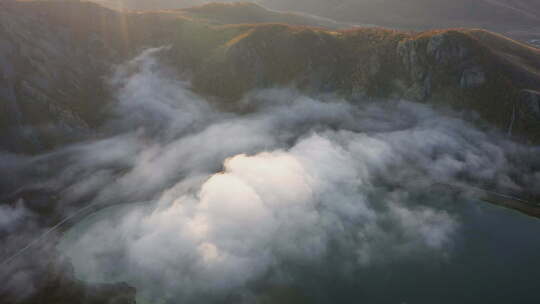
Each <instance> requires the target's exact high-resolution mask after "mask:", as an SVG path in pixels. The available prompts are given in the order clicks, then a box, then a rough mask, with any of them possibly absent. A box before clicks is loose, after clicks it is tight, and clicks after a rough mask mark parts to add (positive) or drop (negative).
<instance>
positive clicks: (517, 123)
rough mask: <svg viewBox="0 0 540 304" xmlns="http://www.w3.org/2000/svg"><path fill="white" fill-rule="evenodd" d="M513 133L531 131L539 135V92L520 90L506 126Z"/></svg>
mask: <svg viewBox="0 0 540 304" xmlns="http://www.w3.org/2000/svg"><path fill="white" fill-rule="evenodd" d="M508 133H509V134H510V135H512V134H514V133H531V134H535V135H536V137H534V139H537V137H539V136H540V92H539V91H534V90H522V91H520V93H519V96H518V98H517V100H516V102H515V104H514V107H513V109H512V114H511V117H510V125H509V128H508Z"/></svg>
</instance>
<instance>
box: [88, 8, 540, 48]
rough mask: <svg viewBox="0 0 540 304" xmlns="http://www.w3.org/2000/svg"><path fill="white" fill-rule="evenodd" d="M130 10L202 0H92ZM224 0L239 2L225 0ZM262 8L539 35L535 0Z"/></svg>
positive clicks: (517, 35) (520, 35)
mask: <svg viewBox="0 0 540 304" xmlns="http://www.w3.org/2000/svg"><path fill="white" fill-rule="evenodd" d="M94 1H96V2H100V3H102V4H105V5H107V6H109V7H114V8H125V9H132V10H157V9H178V8H186V7H190V6H194V5H200V4H205V3H208V2H211V1H205V0H94ZM223 2H238V1H234V0H225V1H223ZM254 2H256V3H258V4H260V5H263V6H264V7H268V8H272V9H277V10H283V11H295V12H303V13H309V14H312V15H317V16H323V17H326V18H330V19H333V20H337V21H339V22H344V23H354V24H376V25H379V26H385V27H393V28H399V29H417V30H420V29H424V30H426V29H436V28H448V27H475V28H484V29H488V30H491V31H496V32H499V33H503V34H506V35H510V36H512V37H513V38H517V39H520V40H522V41H532V40H534V39H540V1H537V0H455V1H447V0H407V1H403V0H376V1H374V0H294V1H291V0H255V1H254Z"/></svg>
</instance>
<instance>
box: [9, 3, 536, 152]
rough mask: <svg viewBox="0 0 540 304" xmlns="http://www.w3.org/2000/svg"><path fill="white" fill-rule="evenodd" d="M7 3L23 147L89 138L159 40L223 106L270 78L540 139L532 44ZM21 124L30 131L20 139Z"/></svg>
mask: <svg viewBox="0 0 540 304" xmlns="http://www.w3.org/2000/svg"><path fill="white" fill-rule="evenodd" d="M3 5H4V6H5V7H6V10H4V13H3V14H4V16H5V18H2V20H1V21H0V24H2V27H1V28H0V29H2V31H3V32H2V33H4V34H3V35H2V36H0V39H1V37H4V38H3V45H4V46H5V47H4V48H0V51H1V52H2V53H1V54H3V56H2V57H4V58H12V59H10V62H20V66H17V67H15V68H8V65H4V68H3V75H4V76H3V77H4V79H6V81H4V82H3V91H2V92H3V93H2V94H1V97H0V98H2V99H4V100H8V102H5V103H4V104H5V105H14V106H15V108H18V109H15V108H13V107H12V108H11V109H8V108H4V110H3V111H2V113H1V115H5V117H6V119H4V120H3V121H4V123H5V124H6V125H5V126H4V127H3V132H0V133H2V136H3V137H2V138H3V139H4V140H3V142H4V143H6V142H7V143H10V144H11V145H12V146H25V147H24V149H23V150H28V151H36V150H40V149H48V148H51V147H54V146H56V145H58V144H61V143H62V142H65V141H66V140H67V141H70V140H77V138H78V137H81V136H82V137H83V138H84V136H83V135H81V134H84V133H85V132H86V133H88V134H92V133H93V129H94V128H95V127H96V126H98V125H99V123H100V121H101V120H102V119H103V115H106V114H105V113H104V112H103V111H104V109H105V108H106V105H107V103H108V102H109V101H108V100H109V99H110V98H111V96H110V92H108V89H109V88H108V85H107V83H106V82H105V81H104V77H106V76H107V74H108V72H109V70H110V66H111V65H114V64H116V63H120V62H122V61H125V60H127V59H128V58H130V57H131V56H134V55H135V54H137V53H138V52H139V51H141V50H143V49H145V48H148V47H160V46H163V45H170V50H169V51H168V52H167V55H166V57H167V58H166V60H168V63H169V64H170V65H171V66H172V67H174V68H175V69H177V70H178V71H179V72H180V73H184V72H189V73H190V74H191V75H193V79H192V83H193V89H194V90H195V91H197V92H198V93H199V94H202V95H208V96H213V97H214V98H217V99H220V100H222V102H221V103H222V104H223V105H227V104H228V105H231V104H234V103H235V101H237V100H240V99H241V98H242V96H243V95H244V94H247V93H248V92H249V91H251V90H254V89H258V88H268V87H275V86H286V87H294V88H297V89H300V90H302V91H304V92H306V93H313V94H316V93H320V92H322V93H333V94H337V95H338V96H341V97H343V98H349V99H350V98H352V99H362V98H367V99H377V98H394V99H399V98H405V99H410V100H415V101H420V102H429V103H435V104H443V105H446V106H451V107H454V108H456V109H461V110H472V111H476V112H477V113H479V114H480V116H481V117H482V118H483V119H485V120H486V121H488V122H490V123H492V124H494V125H496V126H497V127H499V128H500V129H501V130H503V131H504V132H511V133H512V134H514V135H515V136H517V138H522V139H523V140H525V141H529V142H538V140H539V139H538V134H539V132H538V118H537V117H538V111H537V110H536V109H537V107H538V100H540V99H539V95H538V94H537V93H536V92H539V91H540V65H539V62H540V50H538V49H535V48H532V47H529V46H527V45H525V44H522V43H520V42H517V41H514V40H511V39H509V38H506V37H504V36H501V35H499V34H494V33H490V32H487V31H484V30H472V29H447V30H433V31H423V32H413V31H398V30H390V29H383V28H374V27H371V28H350V29H328V28H323V27H310V26H305V25H302V26H299V25H297V24H293V25H290V24H284V23H281V24H280V23H279V22H282V21H283V20H282V19H281V18H282V15H277V17H278V19H277V20H275V19H273V18H276V15H273V14H270V15H266V16H265V17H264V18H262V17H260V18H262V19H264V22H262V23H252V24H249V23H243V22H240V21H239V22H236V23H234V22H233V21H234V20H231V19H235V18H236V17H234V16H235V15H234V14H232V16H233V17H231V11H234V10H235V9H238V8H240V9H245V4H243V5H233V6H231V5H225V6H223V5H210V6H202V7H198V8H194V9H189V10H174V11H160V12H130V13H120V12H115V11H113V10H110V9H107V8H104V7H100V6H98V5H96V4H92V3H90V2H73V1H58V0H57V1H37V2H36V1H24V2H19V1H12V2H5V3H4V4H3ZM223 7H225V8H226V9H225V10H224V11H225V12H226V13H223V12H224V11H223V10H221V8H223ZM60 8H62V9H60ZM208 8H213V12H212V14H213V15H212V17H211V18H196V17H197V16H199V17H200V15H201V10H202V11H203V14H205V16H206V17H208V16H209V14H208V11H207V9H208ZM248 8H249V9H253V6H248ZM257 10H258V8H257ZM186 12H189V14H187V13H186ZM193 12H195V13H193ZM259 12H260V11H259ZM260 18H259V19H260ZM216 20H218V21H216ZM219 20H221V21H219ZM225 21H226V22H229V23H225ZM252 21H253V20H252ZM274 21H276V22H274ZM19 23H20V24H21V25H20V26H19V25H18V24H19ZM10 24H11V25H10ZM44 25H45V26H44ZM23 29H24V30H23ZM20 33H27V34H26V35H29V37H31V36H36V37H40V36H42V37H46V38H47V39H28V38H23V37H22V36H21V35H20ZM59 33H62V35H60V34H59ZM15 49H19V51H17V52H16V51H13V50H15ZM10 50H11V51H10ZM306 50H308V51H306ZM66 54H69V56H67V57H66V56H65V55H66ZM53 58H57V60H56V61H55V60H52V59H53ZM88 62H93V64H91V66H93V67H94V68H91V69H88V67H89V66H88ZM43 63H44V64H43ZM66 64H69V67H67V66H66ZM25 71H42V72H40V73H37V74H33V75H31V74H32V73H29V72H25ZM69 71H73V72H69ZM66 73H68V74H69V75H68V74H66ZM62 75H64V76H62ZM253 75H256V77H252V76H253ZM96 88H98V90H96ZM64 95H65V96H64ZM38 100H42V101H41V102H37V101H38ZM36 109H39V110H36ZM13 117H19V118H18V119H19V120H14V118H13ZM17 125H18V127H17ZM28 126H31V127H28ZM510 126H511V127H510ZM21 128H22V129H21ZM23 129H25V130H30V131H29V134H30V135H29V136H27V137H28V138H26V139H25V140H23V141H24V142H23V143H20V138H18V139H17V136H16V134H21V130H23ZM59 130H60V131H59ZM79 131H80V132H79ZM70 132H71V133H72V135H69V134H70ZM31 133H35V134H34V135H32V134H31ZM10 134H11V135H10ZM22 134H26V133H24V132H22ZM58 134H62V135H61V136H58ZM57 137H59V138H57ZM14 138H15V139H14ZM12 139H13V140H12ZM14 140H15V142H14ZM34 141H36V142H40V144H39V145H35V144H34V143H33V142H34ZM8 145H9V144H8ZM32 146H34V147H32ZM28 147H31V148H29V149H28ZM5 148H7V149H12V148H13V147H5Z"/></svg>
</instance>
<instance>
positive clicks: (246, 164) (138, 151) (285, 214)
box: [0, 49, 540, 303]
mask: <svg viewBox="0 0 540 304" xmlns="http://www.w3.org/2000/svg"><path fill="white" fill-rule="evenodd" d="M159 54H160V50H159V49H157V50H149V51H146V52H144V53H143V54H142V55H141V56H139V57H137V58H135V59H134V60H133V61H131V62H129V63H127V64H125V65H123V66H120V67H119V68H118V70H117V72H116V73H115V75H114V76H113V79H112V83H113V85H114V86H116V87H117V88H118V95H117V99H118V103H117V107H116V108H115V109H114V113H115V114H116V116H117V117H116V118H114V119H113V120H112V121H111V122H110V123H109V124H108V125H107V127H106V128H105V130H104V132H105V133H111V134H114V135H110V136H109V138H107V139H103V140H98V141H94V142H88V143H81V144H76V145H73V146H71V147H67V148H64V149H61V150H59V151H55V152H52V153H49V154H47V155H42V156H37V157H26V158H16V161H13V162H12V165H10V166H13V167H16V168H19V167H20V168H19V169H17V170H18V171H17V170H16V169H13V168H11V167H10V170H14V171H15V172H18V173H17V174H16V175H14V176H16V177H14V178H15V179H16V178H20V179H21V180H23V179H24V178H27V180H26V183H27V184H28V185H30V186H31V185H36V186H37V185H39V186H40V187H42V188H46V189H55V190H57V191H59V192H61V196H60V197H59V208H58V209H59V210H62V212H63V213H65V214H67V215H70V214H73V213H75V212H76V211H77V210H79V209H80V206H81V202H85V203H86V204H88V203H89V202H90V203H92V204H96V205H102V206H108V205H117V204H123V205H121V206H116V207H111V208H108V209H104V210H102V211H100V212H98V213H97V214H95V215H93V216H91V217H89V218H87V219H86V220H85V221H83V222H82V223H80V224H78V225H76V226H75V227H74V228H72V229H71V230H70V231H69V232H68V233H67V235H66V236H65V237H64V238H63V239H62V242H61V244H60V247H59V248H60V250H61V251H62V253H63V254H65V255H66V256H67V257H69V258H71V260H72V262H73V264H74V267H75V271H76V273H77V274H78V275H79V276H80V277H81V278H85V279H87V280H90V281H102V282H111V281H127V282H128V283H129V284H132V285H133V286H135V287H137V290H138V295H139V296H140V298H141V299H142V298H146V299H151V300H152V301H155V300H156V299H162V300H164V301H170V302H174V303H177V302H188V303H200V302H201V301H203V300H204V301H207V302H212V301H214V300H216V301H217V300H222V299H223V298H226V297H229V296H230V295H231V294H235V295H237V294H240V295H241V300H243V301H246V302H250V301H251V300H250V299H252V298H251V297H255V296H256V295H257V294H258V293H260V292H258V291H256V290H258V289H257V287H256V286H259V285H260V284H263V285H264V286H267V285H277V286H283V285H288V284H291V285H294V284H297V281H298V280H300V279H299V278H300V277H302V275H300V273H303V272H309V271H311V270H316V269H324V270H325V271H331V272H333V273H335V274H336V275H337V276H343V277H346V276H348V275H351V273H354V272H355V271H357V270H358V269H360V270H361V269H366V268H368V267H371V266H373V265H381V264H385V263H393V262H395V261H410V260H415V261H420V260H423V259H429V258H431V257H436V258H440V259H443V260H444V259H447V258H450V257H451V256H452V253H453V247H454V243H455V242H456V240H457V239H459V238H460V237H461V236H460V235H461V232H460V231H461V228H462V219H463V217H464V216H466V215H464V212H463V210H462V209H463V203H461V202H460V201H461V200H463V197H461V196H459V195H456V194H454V193H452V192H451V191H442V190H440V189H439V190H436V189H438V188H437V187H434V185H436V184H472V185H480V186H489V187H490V188H492V189H506V190H508V189H509V190H512V191H515V192H519V191H524V190H526V191H531V189H533V187H532V185H535V184H538V183H540V174H539V173H538V172H539V171H538V167H539V166H538V163H539V161H538V157H537V156H535V155H538V154H537V152H538V149H537V148H527V147H523V146H520V145H517V144H515V143H512V142H509V141H507V140H505V139H504V138H502V137H500V136H498V135H497V134H492V133H490V132H485V131H480V130H478V129H476V128H474V127H473V126H472V125H470V124H468V123H466V122H464V121H463V120H461V119H459V118H457V117H456V116H455V115H454V114H453V113H451V112H450V113H446V114H444V115H443V114H440V113H439V112H437V111H435V110H433V109H431V108H429V107H428V106H425V105H420V104H414V103H410V102H404V101H395V102H372V103H358V104H351V103H349V102H346V101H343V100H340V99H338V98H327V97H324V98H323V97H321V98H320V100H319V99H314V98H310V97H307V96H303V95H301V94H299V93H298V92H295V91H292V90H286V89H274V90H262V91H258V92H254V93H253V94H251V95H250V96H247V97H246V98H245V100H244V102H245V103H249V105H250V107H249V108H252V109H254V110H253V111H250V112H249V113H244V114H241V115H240V114H234V113H226V112H223V111H220V110H218V109H217V108H216V107H215V105H213V104H211V103H209V102H207V101H206V100H205V99H204V98H202V97H199V96H197V95H195V94H193V93H191V92H190V90H189V83H188V82H184V81H179V80H177V77H175V76H174V73H172V72H171V71H168V70H167V69H166V68H165V67H163V66H161V65H160V63H159V59H158V58H159ZM5 157H7V156H5ZM9 157H10V159H15V158H14V157H13V156H9ZM525 160H526V161H525ZM16 164H20V165H16ZM17 166H19V167H17ZM21 168H22V169H21ZM24 168H26V169H24ZM28 168H32V169H33V170H34V171H32V172H33V173H35V172H41V171H43V172H44V173H42V174H41V175H42V176H37V177H35V176H33V177H32V178H30V179H28V176H26V175H25V173H24V172H26V171H25V170H29V169H28ZM39 168H41V169H42V170H41V171H40V170H38V169H39ZM23 169H24V170H23ZM51 172H54V174H51ZM34 175H36V174H34ZM10 182H11V183H13V179H11V181H10ZM145 201H148V202H149V203H141V202H145ZM17 208H19V207H17ZM24 214H25V211H24V210H19V209H9V210H8V211H6V210H4V209H0V232H1V230H2V229H9V227H12V226H11V224H10V223H12V222H13V221H18V220H17V219H18V218H20V217H22V216H23V215H24ZM4 226H5V227H4ZM6 227H7V228H6ZM14 248H15V247H14ZM21 258H22V257H21ZM10 269H11V270H10V272H8V274H9V275H8V276H12V277H13V276H14V275H15V274H17V273H20V272H17V269H16V268H13V267H12V268H10ZM263 293H264V292H263Z"/></svg>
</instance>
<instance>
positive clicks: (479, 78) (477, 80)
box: [459, 66, 487, 89]
mask: <svg viewBox="0 0 540 304" xmlns="http://www.w3.org/2000/svg"><path fill="white" fill-rule="evenodd" d="M486 81H487V79H486V74H485V73H484V71H483V69H482V67H480V66H472V67H470V68H467V69H465V70H464V71H463V73H462V74H461V80H460V81H459V86H460V87H461V88H462V89H471V88H477V87H480V86H481V85H483V84H484V83H486Z"/></svg>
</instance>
